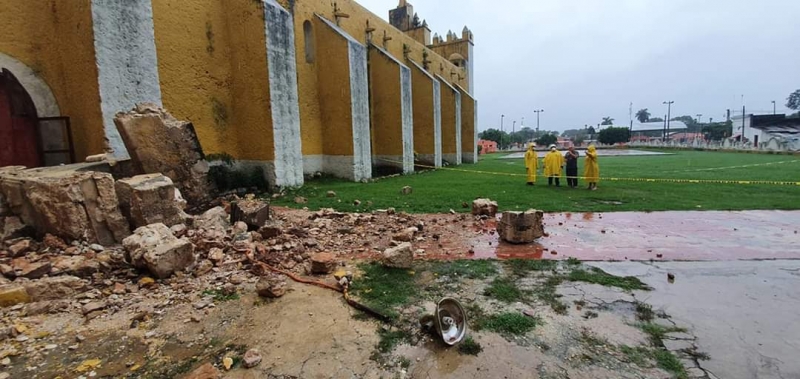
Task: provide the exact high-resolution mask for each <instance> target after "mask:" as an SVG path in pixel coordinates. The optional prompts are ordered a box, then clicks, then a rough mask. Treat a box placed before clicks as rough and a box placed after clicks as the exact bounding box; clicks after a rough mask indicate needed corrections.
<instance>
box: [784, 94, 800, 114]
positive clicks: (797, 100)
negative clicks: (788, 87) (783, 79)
mask: <svg viewBox="0 0 800 379" xmlns="http://www.w3.org/2000/svg"><path fill="white" fill-rule="evenodd" d="M786 107H787V108H789V109H794V110H800V89H799V90H797V91H794V92H792V93H791V94H790V95H789V97H787V98H786Z"/></svg>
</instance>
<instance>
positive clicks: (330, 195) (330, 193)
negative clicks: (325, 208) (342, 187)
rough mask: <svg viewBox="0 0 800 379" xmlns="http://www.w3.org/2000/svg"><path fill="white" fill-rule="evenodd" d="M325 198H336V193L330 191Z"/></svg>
mask: <svg viewBox="0 0 800 379" xmlns="http://www.w3.org/2000/svg"><path fill="white" fill-rule="evenodd" d="M325 196H327V197H336V192H333V191H328V193H326V194H325Z"/></svg>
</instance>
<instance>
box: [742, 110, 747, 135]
mask: <svg viewBox="0 0 800 379" xmlns="http://www.w3.org/2000/svg"><path fill="white" fill-rule="evenodd" d="M746 117H747V113H746V110H745V107H744V105H742V137H741V141H742V143H744V127H745V124H744V121H745V118H746Z"/></svg>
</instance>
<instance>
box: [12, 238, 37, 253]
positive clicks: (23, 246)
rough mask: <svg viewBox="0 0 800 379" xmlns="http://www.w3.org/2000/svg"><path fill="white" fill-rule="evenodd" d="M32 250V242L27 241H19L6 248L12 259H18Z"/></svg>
mask: <svg viewBox="0 0 800 379" xmlns="http://www.w3.org/2000/svg"><path fill="white" fill-rule="evenodd" d="M31 250H33V242H32V241H31V240H29V239H24V240H22V241H19V242H17V243H15V244H13V245H11V246H10V247H9V248H8V251H9V252H10V253H11V256H12V257H20V256H23V255H25V253H27V252H29V251H31Z"/></svg>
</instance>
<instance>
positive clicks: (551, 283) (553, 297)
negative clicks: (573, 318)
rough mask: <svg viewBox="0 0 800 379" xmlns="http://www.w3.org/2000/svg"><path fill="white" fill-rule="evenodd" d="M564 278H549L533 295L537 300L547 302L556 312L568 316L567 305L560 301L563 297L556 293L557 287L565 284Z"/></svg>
mask: <svg viewBox="0 0 800 379" xmlns="http://www.w3.org/2000/svg"><path fill="white" fill-rule="evenodd" d="M563 280H564V279H563V277H561V276H559V275H554V276H551V277H548V278H547V280H545V281H544V283H542V284H541V285H539V286H537V287H536V288H535V289H534V290H533V293H534V295H536V298H538V299H539V300H541V301H543V302H545V303H546V304H547V305H549V306H550V308H552V309H553V311H554V312H556V313H557V314H560V315H565V314H567V305H566V304H564V303H563V302H561V301H560V300H558V299H559V298H560V297H561V295H559V294H557V293H556V287H558V285H560V284H561V283H562V282H563Z"/></svg>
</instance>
